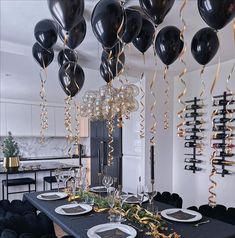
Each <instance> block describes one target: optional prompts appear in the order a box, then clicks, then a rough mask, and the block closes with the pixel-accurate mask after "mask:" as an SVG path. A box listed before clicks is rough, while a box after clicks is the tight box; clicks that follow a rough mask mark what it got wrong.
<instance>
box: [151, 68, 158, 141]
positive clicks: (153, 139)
mask: <svg viewBox="0 0 235 238" xmlns="http://www.w3.org/2000/svg"><path fill="white" fill-rule="evenodd" d="M156 77H157V70H155V72H154V75H153V78H152V80H151V82H150V93H151V95H152V97H153V104H152V105H151V107H150V115H151V117H152V119H153V125H152V126H151V128H150V134H152V137H151V138H150V144H151V145H155V144H156V138H155V135H156V128H157V119H156V115H155V110H156V105H157V99H156V95H155V93H154V89H155V88H154V87H155V84H156Z"/></svg>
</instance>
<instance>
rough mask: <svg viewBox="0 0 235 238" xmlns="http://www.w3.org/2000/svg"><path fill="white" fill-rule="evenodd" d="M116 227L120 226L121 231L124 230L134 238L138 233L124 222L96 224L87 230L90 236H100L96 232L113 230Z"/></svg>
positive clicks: (90, 237) (130, 237) (129, 237)
mask: <svg viewBox="0 0 235 238" xmlns="http://www.w3.org/2000/svg"><path fill="white" fill-rule="evenodd" d="M115 228H118V229H120V230H121V231H123V232H125V233H127V234H130V235H129V236H128V238H134V237H136V235H137V232H136V230H135V229H134V228H133V227H131V226H128V225H124V224H120V223H105V224H101V225H98V226H94V227H92V228H90V229H89V230H88V231H87V235H88V237H89V238H100V236H99V235H98V234H96V232H102V231H108V230H112V229H115ZM110 238H111V237H110Z"/></svg>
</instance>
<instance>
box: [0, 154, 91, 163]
mask: <svg viewBox="0 0 235 238" xmlns="http://www.w3.org/2000/svg"><path fill="white" fill-rule="evenodd" d="M82 158H90V156H89V155H82ZM60 159H79V157H78V156H77V157H69V156H58V157H57V156H48V157H47V156H45V157H27V158H24V157H20V161H34V160H36V161H40V160H60ZM0 162H3V158H0Z"/></svg>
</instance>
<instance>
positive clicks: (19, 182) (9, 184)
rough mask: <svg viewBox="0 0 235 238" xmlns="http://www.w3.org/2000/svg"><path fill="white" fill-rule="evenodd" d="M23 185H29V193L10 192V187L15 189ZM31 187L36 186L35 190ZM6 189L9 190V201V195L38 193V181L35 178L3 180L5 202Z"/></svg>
mask: <svg viewBox="0 0 235 238" xmlns="http://www.w3.org/2000/svg"><path fill="white" fill-rule="evenodd" d="M22 185H28V190H27V191H20V192H9V189H8V187H13V186H22ZM31 185H34V189H33V190H32V189H31ZM5 187H6V190H7V200H8V197H9V194H16V193H25V192H29V193H30V192H31V191H36V179H33V178H18V179H8V175H7V179H6V180H2V198H3V200H4V198H5Z"/></svg>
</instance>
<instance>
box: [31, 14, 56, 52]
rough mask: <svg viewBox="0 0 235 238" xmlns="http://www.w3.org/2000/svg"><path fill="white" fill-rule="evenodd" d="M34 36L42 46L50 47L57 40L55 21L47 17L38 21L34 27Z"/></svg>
mask: <svg viewBox="0 0 235 238" xmlns="http://www.w3.org/2000/svg"><path fill="white" fill-rule="evenodd" d="M34 36H35V38H36V40H37V42H38V43H39V44H40V45H41V46H42V47H44V48H46V49H49V48H51V47H52V46H53V45H54V44H55V43H56V41H57V29H56V25H55V22H54V21H52V20H49V19H45V20H42V21H40V22H38V23H37V24H36V26H35V28H34Z"/></svg>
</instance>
